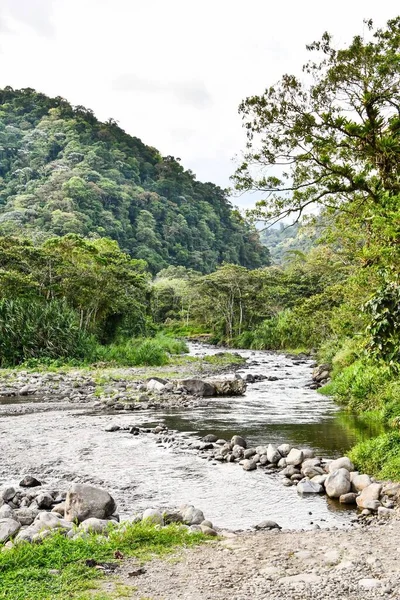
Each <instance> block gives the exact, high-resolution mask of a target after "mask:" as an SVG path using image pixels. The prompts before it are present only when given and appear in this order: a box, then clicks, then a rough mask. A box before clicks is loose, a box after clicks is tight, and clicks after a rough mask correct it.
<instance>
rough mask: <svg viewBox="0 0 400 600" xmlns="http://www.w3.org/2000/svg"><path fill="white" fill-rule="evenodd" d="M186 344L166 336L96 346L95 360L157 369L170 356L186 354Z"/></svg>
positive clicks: (166, 361)
mask: <svg viewBox="0 0 400 600" xmlns="http://www.w3.org/2000/svg"><path fill="white" fill-rule="evenodd" d="M187 351H188V348H187V346H186V344H185V343H184V342H183V341H181V340H176V339H174V338H170V337H168V336H163V335H159V336H156V337H155V338H148V339H146V338H145V339H143V338H142V339H134V340H128V341H126V342H121V343H119V344H110V345H109V346H98V348H97V352H96V360H97V361H101V362H112V363H115V364H118V365H126V366H141V365H146V366H152V367H158V366H162V365H166V364H168V362H169V357H170V355H171V354H182V353H184V352H187Z"/></svg>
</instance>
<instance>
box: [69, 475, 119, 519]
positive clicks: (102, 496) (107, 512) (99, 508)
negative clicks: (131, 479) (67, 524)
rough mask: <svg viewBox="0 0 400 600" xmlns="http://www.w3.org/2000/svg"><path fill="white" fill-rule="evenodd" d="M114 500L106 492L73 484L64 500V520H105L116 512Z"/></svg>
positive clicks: (84, 485) (88, 486)
mask: <svg viewBox="0 0 400 600" xmlns="http://www.w3.org/2000/svg"><path fill="white" fill-rule="evenodd" d="M116 508H117V507H116V504H115V501H114V498H113V497H112V496H110V494H109V493H108V492H106V491H105V490H102V489H100V488H96V487H93V486H91V485H86V484H81V483H74V484H73V485H72V486H71V487H70V489H69V490H68V492H67V497H66V499H65V518H66V519H67V521H78V522H79V523H81V522H82V521H85V519H89V518H91V517H94V518H96V519H107V518H108V517H110V516H111V515H112V514H113V513H114V512H115V510H116Z"/></svg>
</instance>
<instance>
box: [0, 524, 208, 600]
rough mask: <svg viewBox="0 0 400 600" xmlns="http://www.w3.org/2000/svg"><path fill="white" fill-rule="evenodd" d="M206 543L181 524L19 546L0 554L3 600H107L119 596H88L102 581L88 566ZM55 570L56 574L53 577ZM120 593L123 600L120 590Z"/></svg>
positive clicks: (57, 537)
mask: <svg viewBox="0 0 400 600" xmlns="http://www.w3.org/2000/svg"><path fill="white" fill-rule="evenodd" d="M204 540H205V537H204V536H203V535H202V534H193V533H191V534H189V533H188V532H187V530H186V529H184V528H183V527H180V526H178V525H169V526H168V527H163V528H162V529H157V527H155V526H153V525H148V524H142V523H137V524H128V525H126V526H125V527H120V528H117V529H114V530H110V533H109V536H108V537H103V536H96V535H90V536H88V537H87V538H84V539H77V540H70V539H68V538H66V537H64V536H63V535H61V534H55V535H54V536H52V537H51V538H47V539H45V540H44V541H43V543H42V544H40V545H33V544H20V545H17V546H15V547H14V548H12V549H11V550H6V551H3V552H0V599H1V600H11V599H12V600H65V599H67V598H69V599H73V600H86V599H87V600H89V599H91V600H93V599H95V600H103V598H104V600H105V599H106V598H107V599H109V598H112V597H118V596H115V595H114V596H109V595H108V596H107V595H106V594H104V593H103V594H97V595H96V594H93V593H88V590H95V589H96V588H97V587H98V583H99V582H97V581H96V580H98V579H99V578H101V577H103V575H102V573H101V572H100V571H98V570H97V569H94V568H90V567H87V566H86V565H85V561H86V560H87V559H94V560H96V561H98V562H113V561H114V553H115V552H116V551H117V550H119V551H120V552H122V554H123V555H124V556H125V557H126V558H128V557H131V558H132V557H134V558H136V559H138V560H139V561H145V560H149V559H150V558H152V557H153V556H164V555H166V554H168V553H169V552H172V551H173V550H174V549H176V548H177V547H188V546H193V545H196V544H199V543H201V542H202V541H204ZM54 570H56V571H55V572H54ZM117 593H118V594H119V596H120V597H121V590H120V591H119V592H118V590H117Z"/></svg>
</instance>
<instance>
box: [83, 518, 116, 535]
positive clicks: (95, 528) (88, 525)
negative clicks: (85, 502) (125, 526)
mask: <svg viewBox="0 0 400 600" xmlns="http://www.w3.org/2000/svg"><path fill="white" fill-rule="evenodd" d="M111 524H112V525H111ZM113 526H114V527H115V521H107V520H106V519H95V518H94V517H91V518H90V519H86V521H83V522H82V523H81V524H80V525H79V529H82V530H83V531H87V532H89V533H106V532H107V531H108V530H109V528H110V527H113Z"/></svg>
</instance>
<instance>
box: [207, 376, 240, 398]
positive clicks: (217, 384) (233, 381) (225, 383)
mask: <svg viewBox="0 0 400 600" xmlns="http://www.w3.org/2000/svg"><path fill="white" fill-rule="evenodd" d="M206 383H208V384H211V385H212V387H213V388H214V389H215V393H216V395H217V396H242V395H243V394H244V393H245V391H246V382H245V381H244V379H242V378H241V377H239V376H238V375H236V374H235V375H231V374H228V375H224V376H220V377H217V378H211V379H207V381H206Z"/></svg>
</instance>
